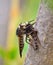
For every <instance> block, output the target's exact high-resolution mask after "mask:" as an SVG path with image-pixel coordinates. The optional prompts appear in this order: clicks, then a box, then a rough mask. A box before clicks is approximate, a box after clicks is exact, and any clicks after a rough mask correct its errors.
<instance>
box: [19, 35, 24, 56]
mask: <svg viewBox="0 0 53 65" xmlns="http://www.w3.org/2000/svg"><path fill="white" fill-rule="evenodd" d="M23 48H24V39H23V35H21V36H20V37H19V51H20V57H22V51H23Z"/></svg>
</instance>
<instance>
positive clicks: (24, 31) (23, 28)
mask: <svg viewBox="0 0 53 65" xmlns="http://www.w3.org/2000/svg"><path fill="white" fill-rule="evenodd" d="M32 21H34V20H32ZM32 21H29V22H28V23H26V24H20V25H19V27H18V28H17V30H16V35H17V37H18V38H19V51H20V57H22V51H23V48H24V35H26V39H25V40H26V42H27V43H28V44H30V45H31V46H32V47H33V48H34V50H37V49H38V45H37V38H38V37H37V31H35V30H34V27H33V25H34V24H35V23H32V24H31V23H30V22H32ZM28 39H29V40H28ZM32 39H33V40H34V41H35V46H36V47H35V46H33V43H30V41H31V40H32ZM28 41H29V42H28Z"/></svg>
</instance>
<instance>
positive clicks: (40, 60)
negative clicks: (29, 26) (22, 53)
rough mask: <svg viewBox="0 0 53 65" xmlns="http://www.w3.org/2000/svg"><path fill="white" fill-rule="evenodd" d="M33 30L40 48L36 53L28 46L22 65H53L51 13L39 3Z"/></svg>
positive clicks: (52, 16) (42, 2) (52, 20)
mask: <svg viewBox="0 0 53 65" xmlns="http://www.w3.org/2000/svg"><path fill="white" fill-rule="evenodd" d="M36 22H37V23H36V24H35V28H36V29H37V31H38V37H39V40H40V42H41V46H40V47H39V50H38V51H34V50H33V48H32V47H31V46H30V45H29V48H28V52H27V55H26V59H25V63H24V65H53V13H52V11H51V10H50V9H49V8H48V7H47V5H46V4H45V3H44V0H42V1H41V4H40V8H39V13H38V17H37V20H36Z"/></svg>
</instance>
